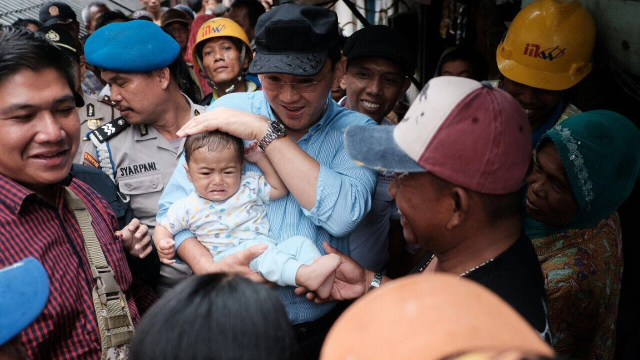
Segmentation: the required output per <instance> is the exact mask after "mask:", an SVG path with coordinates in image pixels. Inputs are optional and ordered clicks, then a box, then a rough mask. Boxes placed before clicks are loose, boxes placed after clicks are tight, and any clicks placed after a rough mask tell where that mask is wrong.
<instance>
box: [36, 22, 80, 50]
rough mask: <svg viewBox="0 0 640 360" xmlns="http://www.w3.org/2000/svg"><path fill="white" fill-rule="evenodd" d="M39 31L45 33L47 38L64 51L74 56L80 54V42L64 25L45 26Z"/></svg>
mask: <svg viewBox="0 0 640 360" xmlns="http://www.w3.org/2000/svg"><path fill="white" fill-rule="evenodd" d="M38 31H39V32H41V33H43V34H44V36H45V37H46V38H47V39H49V40H51V41H52V42H53V43H54V44H56V45H57V46H58V47H59V48H61V49H62V50H63V51H65V52H66V53H68V54H69V55H71V57H72V58H73V57H77V56H79V55H80V54H78V44H77V42H76V41H75V39H74V37H73V35H71V33H70V32H69V30H67V29H66V28H64V27H63V26H61V25H58V24H55V25H50V26H43V27H41V28H40V29H39V30H38Z"/></svg>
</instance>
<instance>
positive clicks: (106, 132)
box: [89, 116, 129, 143]
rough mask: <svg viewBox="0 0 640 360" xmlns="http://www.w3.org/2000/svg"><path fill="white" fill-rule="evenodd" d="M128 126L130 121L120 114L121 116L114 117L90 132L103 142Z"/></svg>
mask: <svg viewBox="0 0 640 360" xmlns="http://www.w3.org/2000/svg"><path fill="white" fill-rule="evenodd" d="M127 127H129V123H128V122H127V121H126V120H125V119H124V118H123V117H122V116H120V117H119V118H116V119H113V120H111V121H110V122H108V123H106V124H104V125H102V126H100V127H99V128H97V129H95V130H93V131H92V132H91V133H89V134H90V135H91V134H93V135H95V137H96V139H97V140H98V141H99V142H101V143H102V142H105V141H107V140H109V139H111V138H112V137H114V136H116V135H118V134H119V133H120V132H122V130H124V129H126V128H127Z"/></svg>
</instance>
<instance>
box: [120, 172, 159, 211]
mask: <svg viewBox="0 0 640 360" xmlns="http://www.w3.org/2000/svg"><path fill="white" fill-rule="evenodd" d="M118 189H119V190H120V192H122V193H123V194H125V195H128V196H129V198H130V203H129V204H130V206H131V209H132V210H133V212H134V214H135V215H136V217H146V216H154V217H155V216H156V213H157V212H158V201H159V200H160V195H162V190H163V189H164V181H163V179H162V174H160V173H155V174H144V175H138V176H131V177H126V178H121V179H119V180H118Z"/></svg>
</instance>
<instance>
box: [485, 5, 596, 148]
mask: <svg viewBox="0 0 640 360" xmlns="http://www.w3.org/2000/svg"><path fill="white" fill-rule="evenodd" d="M595 39H596V27H595V23H594V21H593V18H592V17H591V15H590V14H589V13H588V12H587V10H585V9H584V8H583V7H582V5H580V3H579V2H577V1H558V0H538V1H534V2H532V3H531V4H529V5H528V6H526V7H525V8H524V9H522V10H521V11H520V12H519V13H518V15H516V17H515V18H514V19H513V22H512V23H511V26H510V27H509V31H508V32H507V34H506V35H505V37H504V39H503V40H502V42H501V43H500V44H499V45H498V50H497V53H496V60H497V63H498V69H499V70H500V73H501V74H502V76H503V77H504V78H503V80H502V87H503V88H504V90H506V91H507V92H508V93H509V94H511V96H513V97H514V98H516V100H518V102H520V105H522V107H523V108H524V110H525V111H526V113H527V115H528V116H529V123H530V124H531V129H532V136H533V145H534V146H535V145H536V144H537V143H538V140H539V139H540V138H541V137H542V135H544V134H545V133H546V132H547V130H549V129H550V128H551V127H553V126H554V125H555V124H556V123H557V122H558V121H562V120H563V119H565V118H567V117H568V116H571V115H573V114H576V113H579V112H580V110H578V108H576V107H575V106H573V105H571V104H568V103H567V102H566V101H565V93H566V91H567V90H568V89H570V88H571V87H573V86H575V85H576V84H577V83H579V82H580V81H581V80H582V79H584V77H585V76H587V74H589V72H591V69H592V67H593V63H592V60H591V55H592V52H593V48H594V46H595Z"/></svg>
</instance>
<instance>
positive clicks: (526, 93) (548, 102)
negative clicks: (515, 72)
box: [502, 77, 564, 130]
mask: <svg viewBox="0 0 640 360" xmlns="http://www.w3.org/2000/svg"><path fill="white" fill-rule="evenodd" d="M502 83H503V85H504V90H505V91H506V92H508V93H509V94H510V95H511V96H513V97H514V98H515V99H516V100H518V102H519V103H520V105H521V106H522V108H523V109H524V111H525V112H526V113H527V116H528V117H529V124H530V125H531V129H532V130H536V129H537V128H538V127H540V125H542V124H543V123H544V122H545V120H547V117H549V115H551V112H552V111H553V110H554V109H555V108H556V106H558V104H559V103H560V101H561V100H562V97H563V96H564V91H552V90H545V89H538V88H533V87H531V86H527V85H525V84H521V83H519V82H515V81H513V80H510V79H508V78H506V77H505V78H504V80H503V81H502Z"/></svg>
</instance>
